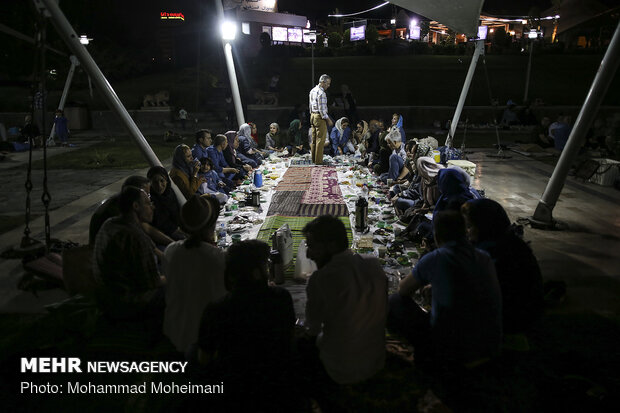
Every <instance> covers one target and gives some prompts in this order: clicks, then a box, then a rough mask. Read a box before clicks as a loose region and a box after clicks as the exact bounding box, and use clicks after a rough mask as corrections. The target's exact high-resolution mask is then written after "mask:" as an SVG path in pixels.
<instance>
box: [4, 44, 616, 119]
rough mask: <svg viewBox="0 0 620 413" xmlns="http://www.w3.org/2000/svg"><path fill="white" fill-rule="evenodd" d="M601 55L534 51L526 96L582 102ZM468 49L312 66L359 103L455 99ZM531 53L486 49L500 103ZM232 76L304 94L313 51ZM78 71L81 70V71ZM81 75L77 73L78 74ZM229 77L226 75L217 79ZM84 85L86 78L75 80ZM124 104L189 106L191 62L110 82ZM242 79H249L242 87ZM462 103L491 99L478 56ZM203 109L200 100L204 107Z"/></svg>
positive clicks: (8, 101)
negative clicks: (154, 98)
mask: <svg viewBox="0 0 620 413" xmlns="http://www.w3.org/2000/svg"><path fill="white" fill-rule="evenodd" d="M601 59H602V55H534V58H533V65H532V74H531V80H530V90H529V97H530V98H532V99H533V98H541V99H542V100H543V101H544V102H545V103H546V104H547V105H581V104H582V103H583V101H584V99H585V96H586V94H587V92H588V89H589V87H590V85H591V83H592V80H593V79H594V75H595V74H596V71H597V69H598V67H599V65H600V63H601ZM470 61H471V56H433V55H417V56H414V55H407V56H345V57H321V58H315V74H316V76H317V78H318V76H319V75H320V74H322V73H329V74H330V75H331V76H332V77H333V81H332V87H331V89H330V92H331V93H332V94H334V93H340V85H342V84H347V85H348V86H349V87H350V89H351V91H352V93H353V95H354V96H355V98H356V100H357V104H358V105H360V106H419V105H421V106H424V105H429V106H433V105H439V106H452V105H456V103H457V101H458V97H459V94H460V92H461V88H462V86H463V82H464V80H465V76H466V74H467V70H468V68H469V63H470ZM527 62H528V56H527V55H526V54H524V55H505V56H503V55H490V56H487V57H486V64H487V72H488V75H489V84H490V88H491V95H492V96H493V97H495V98H497V99H498V101H499V103H500V105H503V104H505V103H506V101H507V100H508V99H513V100H515V101H516V102H518V103H520V102H521V101H522V99H523V95H524V89H525V74H526V70H527ZM236 63H237V65H238V71H237V76H238V78H239V81H240V84H241V88H242V90H241V92H242V94H244V95H245V96H244V103H252V100H253V94H252V92H253V90H251V89H252V88H253V87H262V88H264V87H266V85H267V82H268V76H267V75H266V73H267V72H270V71H275V70H279V71H280V72H281V74H282V75H281V78H280V84H279V89H280V105H293V104H294V103H297V102H302V103H303V102H306V100H307V98H308V91H309V90H310V87H311V86H312V85H311V82H310V79H311V74H310V73H311V59H310V58H305V57H304V58H291V59H273V61H264V60H259V59H258V58H243V59H241V60H237V61H236ZM78 77H82V78H83V77H85V75H84V74H79V75H78ZM201 79H202V80H201V84H200V89H198V91H199V92H200V100H201V101H205V99H207V98H208V97H209V95H210V93H212V89H210V86H209V85H208V83H212V81H213V79H212V78H208V77H207V75H206V74H205V75H203V76H202V77H201ZM79 80H80V79H78V81H79ZM219 80H220V82H222V84H224V85H227V79H226V78H223V79H219ZM80 83H81V84H82V85H83V84H84V81H83V79H82V81H80ZM111 84H112V86H113V87H114V89H115V91H116V93H117V94H118V95H119V97H120V98H121V100H122V101H123V103H124V104H125V106H126V107H127V109H128V110H135V109H139V108H140V106H141V105H142V98H143V96H144V95H145V94H147V93H151V94H152V93H156V92H157V91H159V90H168V91H170V104H171V105H173V106H186V107H187V108H188V109H193V108H194V105H195V101H196V93H197V89H196V71H195V68H184V69H178V70H176V71H171V72H166V73H156V74H150V75H146V76H142V77H139V78H135V79H129V80H125V81H113V82H111ZM58 85H59V86H58V90H50V92H49V94H48V99H49V102H50V105H51V106H53V104H52V102H58V100H59V99H60V94H61V91H62V89H61V88H62V85H61V84H60V82H59V83H58ZM244 85H246V86H245V87H244ZM29 92H30V90H29V88H18V87H2V88H0V95H2V96H3V99H2V100H0V111H10V112H14V111H25V110H27V108H28V101H27V97H28V95H29ZM68 100H69V101H72V100H77V101H82V102H86V103H87V104H88V105H89V106H90V108H91V109H105V108H107V106H106V105H105V103H104V101H103V99H102V97H101V96H100V95H99V94H98V93H97V91H96V90H95V93H94V97H93V99H91V98H90V96H89V92H88V89H85V88H84V87H82V88H81V89H80V88H78V87H74V88H72V89H71V91H70V93H69V97H68ZM618 102H620V72H618V73H616V76H615V79H614V81H613V82H612V84H611V86H610V87H609V90H608V92H607V95H606V97H605V99H604V100H603V104H604V105H617V104H618ZM466 104H467V105H488V104H489V88H488V87H487V81H486V77H485V71H484V64H483V61H482V59H480V60H479V62H478V65H477V69H476V73H475V75H474V78H473V80H472V85H471V88H470V93H469V95H468V98H467V102H466ZM202 109H204V108H202Z"/></svg>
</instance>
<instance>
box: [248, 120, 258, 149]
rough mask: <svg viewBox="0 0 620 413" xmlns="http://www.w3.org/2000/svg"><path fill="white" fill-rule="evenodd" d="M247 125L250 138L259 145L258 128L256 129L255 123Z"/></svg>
mask: <svg viewBox="0 0 620 413" xmlns="http://www.w3.org/2000/svg"><path fill="white" fill-rule="evenodd" d="M248 125H250V136H252V139H254V142H256V145H259V144H260V143H259V141H258V128H257V127H256V123H254V122H248Z"/></svg>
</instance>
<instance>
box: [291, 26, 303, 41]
mask: <svg viewBox="0 0 620 413" xmlns="http://www.w3.org/2000/svg"><path fill="white" fill-rule="evenodd" d="M302 40H303V33H302V31H301V29H298V28H294V29H293V28H290V27H289V29H288V41H289V42H298V43H301V41H302Z"/></svg>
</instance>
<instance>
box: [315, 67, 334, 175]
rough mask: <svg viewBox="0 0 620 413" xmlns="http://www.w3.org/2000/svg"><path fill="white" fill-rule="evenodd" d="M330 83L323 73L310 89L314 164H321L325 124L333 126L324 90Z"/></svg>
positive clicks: (328, 77) (330, 79) (329, 78)
mask: <svg viewBox="0 0 620 413" xmlns="http://www.w3.org/2000/svg"><path fill="white" fill-rule="evenodd" d="M331 83H332V78H331V77H330V76H329V75H326V74H323V75H321V77H320V78H319V84H318V85H316V86H315V87H313V88H312V90H311V91H310V96H309V99H310V113H311V114H310V125H311V126H312V144H311V148H310V151H311V153H312V162H313V163H314V164H316V165H321V164H323V147H324V146H325V138H326V137H327V125H329V126H330V127H331V126H333V124H334V122H333V121H332V120H331V118H330V117H329V114H328V113H327V95H326V94H325V91H326V90H327V89H328V88H329V86H330V85H331Z"/></svg>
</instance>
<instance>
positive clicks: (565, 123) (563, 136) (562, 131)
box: [549, 116, 573, 151]
mask: <svg viewBox="0 0 620 413" xmlns="http://www.w3.org/2000/svg"><path fill="white" fill-rule="evenodd" d="M570 123H571V117H570V116H563V117H561V118H560V119H559V120H558V122H556V125H555V128H553V134H552V137H553V144H554V147H555V149H557V150H558V151H562V150H564V147H565V146H566V144H567V143H568V138H569V136H570V133H571V130H572V129H573V127H572V126H571V125H570ZM549 130H550V131H551V127H549ZM549 133H550V134H551V132H549Z"/></svg>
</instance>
